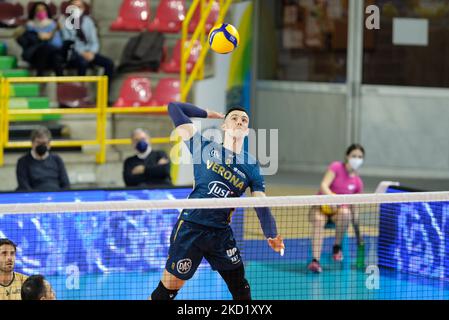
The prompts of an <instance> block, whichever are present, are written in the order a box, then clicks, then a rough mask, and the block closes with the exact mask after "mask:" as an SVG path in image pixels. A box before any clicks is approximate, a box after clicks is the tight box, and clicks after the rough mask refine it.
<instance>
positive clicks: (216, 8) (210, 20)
mask: <svg viewBox="0 0 449 320" xmlns="http://www.w3.org/2000/svg"><path fill="white" fill-rule="evenodd" d="M211 1H213V2H214V3H213V4H212V9H211V10H210V13H209V16H208V17H207V20H206V33H209V32H210V30H212V27H213V26H214V25H215V22H216V21H217V20H218V16H219V14H220V4H219V3H218V2H217V1H216V0H211ZM207 5H208V1H207V2H206V7H207ZM200 19H201V12H200V6H197V7H196V10H195V13H194V14H193V17H192V20H191V21H190V23H189V32H190V33H193V32H194V31H195V29H196V26H197V25H198V22H200Z"/></svg>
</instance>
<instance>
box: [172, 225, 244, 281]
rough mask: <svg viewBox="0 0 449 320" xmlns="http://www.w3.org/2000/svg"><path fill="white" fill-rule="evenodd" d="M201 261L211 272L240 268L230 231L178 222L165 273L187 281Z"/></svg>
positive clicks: (238, 252) (239, 259)
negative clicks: (204, 259)
mask: <svg viewBox="0 0 449 320" xmlns="http://www.w3.org/2000/svg"><path fill="white" fill-rule="evenodd" d="M203 257H204V258H206V260H207V261H208V262H209V264H210V265H211V267H212V269H213V270H219V271H224V270H233V269H236V268H238V267H239V266H240V265H241V264H242V259H241V256H240V251H239V249H238V248H237V244H236V241H235V238H234V234H233V232H232V229H231V227H228V228H224V229H221V228H211V227H207V226H203V225H199V224H196V223H192V222H189V221H185V220H178V222H177V223H176V225H175V227H174V228H173V231H172V234H171V237H170V249H169V251H168V259H167V263H166V265H165V269H166V270H167V271H168V272H169V273H171V274H173V275H174V276H176V277H177V278H178V279H181V280H188V279H190V278H191V277H192V276H193V275H194V273H195V271H196V269H197V268H198V266H199V265H200V263H201V260H202V259H203Z"/></svg>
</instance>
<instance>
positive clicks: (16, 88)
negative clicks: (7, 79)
mask: <svg viewBox="0 0 449 320" xmlns="http://www.w3.org/2000/svg"><path fill="white" fill-rule="evenodd" d="M39 88H40V87H39V84H36V83H16V84H13V85H12V86H11V91H10V95H11V97H17V98H24V97H38V96H39Z"/></svg>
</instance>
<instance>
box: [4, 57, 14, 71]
mask: <svg viewBox="0 0 449 320" xmlns="http://www.w3.org/2000/svg"><path fill="white" fill-rule="evenodd" d="M15 67H17V59H16V57H13V56H0V70H7V69H14V68H15Z"/></svg>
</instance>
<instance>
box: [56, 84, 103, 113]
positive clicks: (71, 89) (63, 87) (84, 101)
mask: <svg viewBox="0 0 449 320" xmlns="http://www.w3.org/2000/svg"><path fill="white" fill-rule="evenodd" d="M56 95H57V99H58V103H59V106H60V107H63V108H91V107H95V103H94V102H92V101H91V100H90V99H89V92H88V89H87V87H86V85H85V84H83V83H77V82H69V83H58V86H57V90H56Z"/></svg>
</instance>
